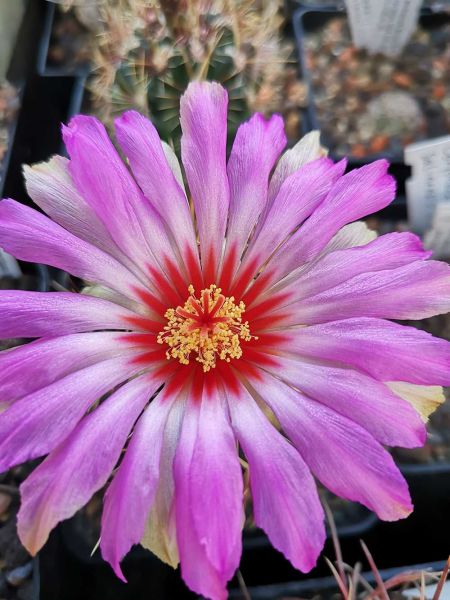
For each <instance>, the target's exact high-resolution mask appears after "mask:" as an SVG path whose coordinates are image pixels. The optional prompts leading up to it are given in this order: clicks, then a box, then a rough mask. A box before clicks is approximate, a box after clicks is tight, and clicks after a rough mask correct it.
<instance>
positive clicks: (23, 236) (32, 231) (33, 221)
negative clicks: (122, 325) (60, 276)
mask: <svg viewBox="0 0 450 600" xmlns="http://www.w3.org/2000/svg"><path fill="white" fill-rule="evenodd" d="M0 248H3V249H4V250H6V251H7V252H9V253H10V254H12V255H13V256H15V257H16V258H18V259H20V260H27V261H31V262H37V263H44V264H46V265H51V266H53V267H58V268H59V269H63V270H64V271H67V272H69V273H71V274H72V275H75V276H76V277H80V278H82V279H85V280H86V281H95V282H96V283H100V284H103V285H105V286H106V287H108V288H111V289H113V290H116V291H118V292H120V293H122V294H124V295H125V296H132V295H133V294H134V292H133V288H135V287H138V286H139V284H140V282H139V280H138V279H137V278H136V277H135V276H134V275H133V274H132V273H131V272H130V271H129V270H128V269H126V268H125V267H124V266H123V265H121V264H120V263H119V262H117V260H115V259H114V258H113V257H112V256H110V255H109V254H106V253H105V252H103V251H102V250H100V249H99V248H96V247H95V246H92V245H91V244H89V243H88V242H85V241H83V240H81V239H80V238H77V237H76V236H74V235H72V234H71V233H69V232H68V231H66V230H65V229H63V228H62V227H61V226H60V225H57V224H56V223H54V222H53V221H52V220H51V219H49V218H48V217H46V216H44V215H43V214H41V213H40V212H38V211H37V210H34V209H33V208H29V207H28V206H25V205H23V204H20V202H15V201H14V200H10V199H7V200H2V201H0Z"/></svg>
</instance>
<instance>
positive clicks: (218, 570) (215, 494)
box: [174, 388, 244, 598]
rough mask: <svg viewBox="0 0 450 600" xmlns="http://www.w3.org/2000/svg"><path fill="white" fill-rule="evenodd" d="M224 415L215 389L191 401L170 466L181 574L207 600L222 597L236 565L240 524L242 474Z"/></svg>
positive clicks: (233, 440)
mask: <svg viewBox="0 0 450 600" xmlns="http://www.w3.org/2000/svg"><path fill="white" fill-rule="evenodd" d="M225 410H226V407H225V406H224V402H223V399H222V398H221V397H220V394H219V391H218V390H217V388H215V389H213V390H208V391H206V390H205V389H204V390H203V395H202V397H201V398H197V397H191V398H190V399H189V400H188V405H187V407H186V411H185V415H184V419H183V426H182V430H181V436H180V440H179V443H178V448H177V452H176V456H175V461H174V479H175V507H176V519H177V541H178V548H179V553H180V562H181V573H182V576H183V579H184V581H185V582H186V584H187V585H188V586H189V587H190V588H191V589H192V590H193V591H195V592H197V593H199V594H202V595H204V596H208V597H212V598H216V597H225V588H226V582H227V581H228V580H229V579H231V577H232V576H233V574H234V571H235V570H236V569H237V567H238V565H239V560H240V556H241V530H242V524H243V520H244V515H243V509H242V501H243V484H242V472H241V467H240V464H239V459H238V455H237V451H236V442H235V439H234V435H233V432H232V430H231V426H230V423H229V421H228V419H227V417H226V414H225ZM205 564H206V565H207V566H205ZM205 572H206V573H207V575H206V576H205Z"/></svg>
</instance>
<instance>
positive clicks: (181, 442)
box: [0, 83, 450, 600]
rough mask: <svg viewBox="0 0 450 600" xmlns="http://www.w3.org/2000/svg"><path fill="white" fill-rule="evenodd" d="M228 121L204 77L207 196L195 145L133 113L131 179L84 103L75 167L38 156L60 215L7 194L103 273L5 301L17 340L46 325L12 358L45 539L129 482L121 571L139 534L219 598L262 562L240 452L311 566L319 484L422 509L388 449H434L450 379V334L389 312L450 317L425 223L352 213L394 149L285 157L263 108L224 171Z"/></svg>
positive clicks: (3, 464) (3, 226)
mask: <svg viewBox="0 0 450 600" xmlns="http://www.w3.org/2000/svg"><path fill="white" fill-rule="evenodd" d="M226 119H227V94H226V92H225V90H224V89H223V88H222V87H221V86H219V85H217V84H211V83H194V84H191V85H190V86H189V88H188V90H187V92H186V93H185V95H184V96H183V98H182V101H181V125H182V128H183V138H182V142H181V154H182V159H183V166H184V169H185V173H186V179H187V182H188V184H189V193H188V198H189V199H190V202H188V200H187V198H186V191H185V189H184V186H183V182H182V177H181V171H180V167H179V165H178V162H177V160H176V158H175V155H174V153H173V152H172V151H171V150H170V148H169V147H167V146H166V145H164V144H163V145H162V144H161V142H160V140H159V138H158V135H157V133H156V131H155V129H154V127H153V126H152V124H151V123H150V122H149V121H148V120H146V119H145V118H144V117H142V116H141V115H139V114H138V113H136V112H127V113H125V114H124V115H122V117H120V118H119V119H118V120H117V121H116V132H117V139H118V142H119V145H120V148H121V150H122V151H123V154H124V155H125V156H126V157H127V159H128V161H129V165H130V169H131V173H130V172H129V170H128V168H127V167H126V166H125V164H124V163H123V162H122V160H121V159H120V158H119V155H118V154H117V152H116V151H115V149H114V147H113V145H112V144H111V142H110V141H109V139H108V137H107V135H106V133H105V130H104V128H103V127H102V125H101V124H100V123H99V122H98V121H96V120H95V119H94V118H92V117H86V116H77V117H75V118H74V119H73V120H72V121H71V123H70V125H69V126H68V127H65V128H64V138H65V142H66V145H67V149H68V152H69V155H70V160H66V159H65V158H62V157H59V156H55V157H53V158H52V159H51V160H50V161H49V162H48V163H43V164H39V165H36V166H34V167H31V168H26V169H25V176H26V180H27V186H28V191H29V193H30V196H31V197H32V198H33V199H34V201H35V202H36V204H38V205H39V206H40V207H41V208H42V209H43V210H44V211H45V212H46V213H47V214H48V215H49V217H50V219H49V218H47V217H45V216H43V215H42V214H41V213H39V212H37V211H35V210H33V209H31V208H27V207H26V206H23V205H21V204H19V203H17V202H15V201H13V200H9V199H8V200H3V201H2V202H1V203H0V246H1V247H2V248H4V249H5V250H6V251H8V252H10V253H12V254H14V255H15V256H16V257H18V258H19V259H21V260H28V261H35V262H41V263H46V264H49V265H53V266H55V267H58V268H61V269H64V270H66V271H68V272H69V273H71V274H72V275H74V276H76V277H79V278H81V279H83V280H85V281H87V282H89V284H90V287H88V288H86V290H85V291H84V293H82V294H75V293H68V292H52V293H38V292H23V291H4V292H1V303H0V306H1V309H0V311H1V319H0V335H1V337H3V338H7V337H12V336H14V337H27V338H33V337H35V338H40V339H38V340H36V341H34V342H32V343H29V344H26V345H24V346H22V347H19V348H16V349H13V350H9V351H5V352H2V353H1V355H0V369H1V373H2V377H1V378H0V399H1V401H2V402H3V403H4V404H5V405H6V407H7V408H6V410H4V412H3V413H2V415H1V417H0V440H1V442H0V470H5V469H8V468H10V467H12V466H13V465H16V464H18V463H22V462H23V461H26V460H29V459H34V458H37V457H41V456H44V455H47V454H48V457H47V458H46V459H45V460H44V461H43V462H42V463H41V464H40V465H39V466H38V467H37V469H36V470H35V471H34V472H33V474H32V475H31V476H30V477H29V478H28V479H27V481H26V482H25V483H24V484H23V485H22V489H21V492H22V507H21V510H20V513H19V519H18V528H19V534H20V536H21V539H22V541H23V543H24V544H25V546H26V547H27V548H28V549H29V550H30V552H32V553H35V552H37V551H38V550H39V549H40V548H41V547H42V545H43V544H44V543H45V541H46V539H47V537H48V534H49V532H50V530H51V529H52V528H53V527H54V526H55V525H56V524H57V523H58V522H59V521H61V520H62V519H66V518H68V517H70V516H71V515H73V514H74V513H75V511H77V510H78V509H79V508H80V507H82V506H83V505H84V504H85V503H86V502H87V501H88V500H89V498H90V497H91V496H92V494H93V493H94V492H95V491H96V490H99V489H100V488H102V487H103V486H104V485H105V484H106V483H107V481H108V479H109V478H110V477H111V479H112V480H111V483H110V484H109V486H108V488H107V491H106V496H105V505H104V512H103V520H102V533H101V544H100V546H101V552H102V555H103V556H104V558H105V559H106V560H108V561H109V562H110V563H111V565H112V566H113V568H114V570H115V572H116V573H117V574H118V576H119V577H122V578H123V575H122V573H121V569H120V564H119V563H120V561H121V559H122V558H123V557H124V555H125V554H126V553H127V552H128V551H129V549H130V548H131V546H132V545H133V544H136V543H139V542H140V541H141V540H142V543H143V544H144V545H145V546H146V547H148V548H150V549H151V550H152V551H153V552H155V553H156V554H157V555H158V556H160V557H161V558H162V559H163V560H165V561H166V562H168V563H170V564H173V565H176V564H177V563H178V560H180V562H181V570H182V575H183V578H184V580H185V581H186V583H187V585H188V586H189V587H190V588H191V589H192V590H194V591H196V592H198V593H200V594H203V595H204V596H206V597H208V598H212V599H214V600H216V599H222V598H225V597H226V582H227V581H228V580H229V579H230V578H231V577H232V575H233V573H234V571H235V570H236V568H237V566H238V564H239V559H240V555H241V530H242V525H243V474H242V469H243V467H242V464H243V463H242V462H241V461H240V459H239V455H238V448H240V449H241V451H242V455H243V456H244V457H245V460H246V461H247V462H248V464H249V480H250V488H251V493H252V498H253V507H254V517H255V521H256V523H257V525H258V526H260V527H262V529H264V530H265V531H266V533H267V534H268V536H269V538H270V540H271V541H272V544H273V545H274V546H275V548H277V549H278V550H280V551H281V552H282V553H283V554H284V555H285V556H286V558H288V559H289V560H290V561H291V562H292V564H293V565H294V566H295V567H297V568H299V569H300V570H302V571H309V570H310V569H311V568H312V567H313V566H314V565H315V563H316V560H317V557H318V555H319V553H320V551H321V549H322V546H323V543H324V539H325V531H324V523H323V511H322V507H321V505H320V502H319V499H318V495H317V491H316V485H315V482H314V479H313V476H315V477H317V479H318V480H320V481H321V482H322V483H323V484H324V485H325V486H327V487H328V488H329V489H330V490H332V491H333V492H334V493H336V494H338V495H340V496H343V497H345V498H349V499H351V500H355V501H358V502H361V503H362V504H364V505H366V506H367V507H369V508H370V509H371V510H373V511H375V512H376V513H377V514H378V515H379V517H380V518H382V519H386V520H395V519H399V518H402V517H405V516H406V515H408V514H409V513H410V512H411V510H412V505H411V500H410V497H409V493H408V488H407V485H406V483H405V481H404V480H403V478H402V476H401V475H400V473H399V471H398V469H397V468H396V466H395V464H394V462H393V460H392V458H391V456H390V454H389V453H388V452H387V451H386V450H385V449H384V448H383V446H384V445H388V446H404V447H407V448H412V447H415V446H420V445H421V444H423V443H424V440H425V426H424V422H423V421H424V420H426V415H427V414H428V413H429V412H430V411H431V410H432V409H433V408H434V407H435V406H436V405H437V404H438V403H439V402H440V401H441V396H440V392H439V388H434V387H433V388H431V387H425V386H436V385H437V386H441V385H448V384H450V369H449V367H450V352H449V344H448V343H447V342H445V341H443V340H439V339H434V338H433V337H432V336H430V335H428V334H427V333H424V332H422V331H418V330H416V329H413V328H409V327H403V326H401V325H398V324H395V323H392V322H389V321H386V320H385V319H417V318H422V317H429V316H431V315H435V314H438V313H443V312H447V311H448V310H449V309H450V272H449V267H448V266H447V265H445V264H441V263H439V262H435V261H431V260H426V259H427V258H429V253H428V252H426V251H425V250H424V249H423V248H422V245H421V243H420V241H419V239H418V238H417V237H416V236H414V235H413V234H411V233H391V234H388V235H384V236H382V237H379V238H376V237H375V235H374V234H373V233H371V232H369V230H368V229H367V228H366V226H365V225H364V224H363V223H361V222H354V221H356V220H357V219H360V218H362V217H364V216H366V215H367V214H369V213H371V212H373V211H378V210H380V209H382V208H384V207H385V206H386V205H387V204H389V203H390V202H391V201H392V199H393V198H394V193H395V185H394V181H393V179H392V178H391V177H390V176H389V175H388V174H387V164H386V162H385V161H377V162H375V163H373V164H371V165H368V166H365V167H362V168H361V169H357V170H354V171H351V172H350V173H348V174H346V175H344V174H343V173H344V169H345V163H343V162H341V163H338V164H333V162H332V161H331V160H329V159H328V158H325V157H324V156H322V155H321V150H320V147H319V143H318V137H317V135H316V134H309V135H308V136H306V137H305V138H303V140H301V141H300V142H299V143H298V144H297V145H296V146H295V147H294V148H292V149H291V150H288V151H287V152H286V153H285V154H284V155H282V156H281V158H279V156H280V153H281V152H282V150H283V147H284V145H285V141H286V140H285V135H284V132H283V122H282V120H281V118H280V117H279V116H274V117H272V118H271V119H270V120H268V121H266V120H265V119H264V118H263V117H262V116H261V115H255V116H254V117H252V118H251V119H250V120H249V121H248V122H247V123H244V124H243V125H241V127H240V128H239V130H238V133H237V136H236V139H235V142H234V145H233V148H232V150H231V155H230V158H229V160H228V163H226ZM277 161H278V162H277ZM107 394H109V395H108V396H107V398H106V399H104V398H105V396H106V395H107ZM100 398H102V401H101V402H100V403H98V402H99V399H100ZM274 423H277V424H279V427H276V426H274ZM280 429H281V430H282V432H283V434H282V433H280ZM130 434H131V436H130ZM287 438H289V439H290V441H291V443H290V442H289V441H288V440H287ZM125 446H126V451H125V453H124V454H123V456H122V450H123V448H124V447H125ZM118 463H119V466H118V468H117V469H116V470H115V471H114V473H113V475H112V472H113V470H114V469H115V467H116V466H117V464H118Z"/></svg>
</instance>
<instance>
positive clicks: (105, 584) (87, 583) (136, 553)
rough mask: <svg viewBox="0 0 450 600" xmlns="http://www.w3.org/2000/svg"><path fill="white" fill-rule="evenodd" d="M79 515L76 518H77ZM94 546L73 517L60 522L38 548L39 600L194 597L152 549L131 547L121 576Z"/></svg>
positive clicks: (184, 599)
mask: <svg viewBox="0 0 450 600" xmlns="http://www.w3.org/2000/svg"><path fill="white" fill-rule="evenodd" d="M77 520H78V521H77ZM91 550H92V548H91V547H90V546H89V544H88V543H87V541H86V539H85V538H84V537H83V535H82V532H80V521H79V517H78V516H77V515H76V516H75V517H74V518H72V519H70V520H68V521H64V522H63V523H61V524H60V525H59V526H58V527H57V528H56V529H55V530H54V531H53V532H52V534H51V535H50V539H49V541H48V542H47V544H46V545H45V547H44V548H43V549H42V550H41V552H40V594H41V599H42V600H62V599H64V600H80V598H83V600H99V599H101V600H149V599H150V598H151V600H174V598H176V599H177V600H194V599H195V598H197V597H198V596H197V595H196V594H193V593H191V592H190V591H189V590H188V589H187V588H186V586H185V585H184V583H183V581H182V580H181V576H180V573H179V569H177V570H174V569H172V568H171V567H169V566H168V565H166V564H164V563H163V562H161V561H160V560H159V559H158V558H156V556H154V555H153V554H152V553H151V552H149V551H147V550H144V549H143V548H141V547H140V546H136V547H134V548H133V549H132V550H131V552H130V553H129V554H128V555H127V557H126V558H125V560H124V561H123V562H122V568H123V573H124V575H125V577H126V578H127V581H128V583H126V584H125V583H123V582H122V581H120V580H119V579H118V578H117V577H116V575H115V574H114V573H113V571H112V569H111V567H110V566H109V565H108V564H107V563H106V562H105V561H103V559H102V558H101V556H100V553H99V551H98V550H97V552H96V553H95V554H94V555H93V556H91Z"/></svg>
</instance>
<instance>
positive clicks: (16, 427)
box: [0, 358, 138, 472]
mask: <svg viewBox="0 0 450 600" xmlns="http://www.w3.org/2000/svg"><path fill="white" fill-rule="evenodd" d="M137 370H138V369H137V367H136V366H135V365H134V366H133V365H131V364H130V361H129V359H125V358H111V359H109V360H106V361H103V362H100V363H97V364H94V365H91V366H90V367H86V368H84V369H82V370H80V371H76V372H75V373H71V374H69V375H67V376H66V377H64V378H63V379H59V380H58V381H56V382H55V383H52V384H50V385H48V386H47V387H45V388H41V389H40V390H38V391H36V392H33V393H32V394H29V395H28V396H24V397H23V398H21V399H20V400H17V401H16V402H15V403H14V404H12V405H11V406H10V407H9V408H8V409H7V410H6V411H5V412H3V413H2V414H1V418H0V472H2V471H6V470H7V469H9V468H10V467H12V466H13V465H18V464H20V463H23V462H25V461H27V460H30V459H32V458H37V457H39V456H43V455H44V454H47V453H48V452H50V451H51V450H53V449H54V448H56V446H57V445H58V444H60V443H61V442H62V441H63V440H64V439H65V438H66V437H67V436H68V435H69V434H70V433H71V431H72V430H73V429H74V427H75V426H76V424H77V423H78V421H79V420H80V419H81V418H82V416H83V415H84V413H85V412H86V411H87V410H88V408H89V407H90V406H91V405H92V404H93V403H94V402H95V401H96V400H99V399H100V397H101V396H102V395H103V394H105V393H107V392H109V391H110V390H111V389H112V388H114V386H116V385H117V384H119V383H122V381H124V380H125V379H127V377H130V376H131V375H132V374H133V373H134V372H136V371H137Z"/></svg>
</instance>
